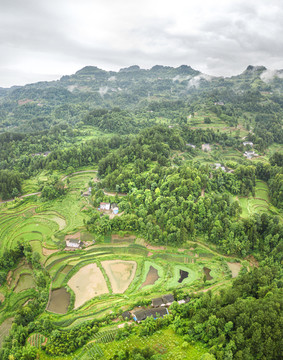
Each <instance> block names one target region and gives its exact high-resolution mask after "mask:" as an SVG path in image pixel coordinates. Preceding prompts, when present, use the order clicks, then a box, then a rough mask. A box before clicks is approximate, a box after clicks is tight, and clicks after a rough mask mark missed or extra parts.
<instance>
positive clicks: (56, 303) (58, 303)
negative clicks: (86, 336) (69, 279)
mask: <svg viewBox="0 0 283 360" xmlns="http://www.w3.org/2000/svg"><path fill="white" fill-rule="evenodd" d="M69 304H70V294H69V293H68V291H67V290H66V289H65V288H60V289H56V290H52V291H51V295H50V299H49V303H48V305H47V310H48V311H51V312H54V313H56V314H66V312H67V311H68V307H69Z"/></svg>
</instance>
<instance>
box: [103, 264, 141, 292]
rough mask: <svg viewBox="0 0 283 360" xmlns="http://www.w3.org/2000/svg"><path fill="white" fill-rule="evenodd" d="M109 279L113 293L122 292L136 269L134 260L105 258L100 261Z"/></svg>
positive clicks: (131, 279) (132, 277)
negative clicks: (105, 259)
mask: <svg viewBox="0 0 283 360" xmlns="http://www.w3.org/2000/svg"><path fill="white" fill-rule="evenodd" d="M101 265H102V266H103V268H104V269H105V271H106V274H107V276H108V278H109V280H110V283H111V287H112V291H113V293H114V294H122V293H124V292H125V291H126V290H127V289H128V287H129V285H130V283H131V282H132V281H133V279H134V277H135V273H136V269H137V263H136V262H135V261H121V260H107V261H103V262H102V263H101Z"/></svg>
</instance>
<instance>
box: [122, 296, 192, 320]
mask: <svg viewBox="0 0 283 360" xmlns="http://www.w3.org/2000/svg"><path fill="white" fill-rule="evenodd" d="M189 301H190V298H187V299H185V300H179V301H178V303H179V304H180V305H181V304H186V303H187V302H189ZM173 302H174V296H173V294H167V295H163V296H161V297H159V298H155V299H152V301H151V307H150V308H149V309H135V310H133V311H132V312H130V311H125V312H123V314H122V317H123V318H124V319H125V320H126V319H133V320H134V321H136V322H137V323H140V322H141V321H143V320H145V319H146V318H148V317H153V318H154V319H157V318H160V317H161V318H162V317H163V316H165V315H168V314H169V311H168V307H169V306H170V305H172V303H173Z"/></svg>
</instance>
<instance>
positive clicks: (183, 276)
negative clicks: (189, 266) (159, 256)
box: [178, 270, 189, 283]
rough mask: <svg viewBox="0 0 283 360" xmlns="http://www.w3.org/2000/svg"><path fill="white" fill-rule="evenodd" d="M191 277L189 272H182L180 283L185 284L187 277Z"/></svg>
mask: <svg viewBox="0 0 283 360" xmlns="http://www.w3.org/2000/svg"><path fill="white" fill-rule="evenodd" d="M188 276H189V273H188V271H185V270H180V279H179V280H178V283H181V282H183V280H185V279H186V278H187V277H188Z"/></svg>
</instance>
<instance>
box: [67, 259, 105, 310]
mask: <svg viewBox="0 0 283 360" xmlns="http://www.w3.org/2000/svg"><path fill="white" fill-rule="evenodd" d="M68 285H69V286H70V288H71V289H72V290H73V291H74V293H75V296H76V299H75V309H76V308H78V307H80V306H81V305H83V304H84V303H85V302H86V301H88V300H90V299H92V298H93V297H95V296H99V295H102V294H107V293H108V292H109V291H108V287H107V283H106V281H105V279H104V276H103V274H102V272H101V270H100V269H99V267H98V266H97V264H89V265H86V266H84V267H82V268H81V269H80V270H79V271H78V272H77V273H76V274H75V275H74V276H73V277H72V278H71V279H70V280H69V281H68Z"/></svg>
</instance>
